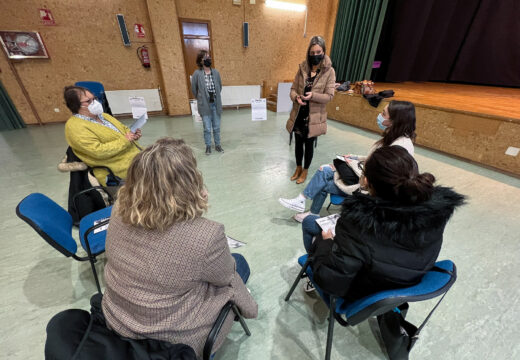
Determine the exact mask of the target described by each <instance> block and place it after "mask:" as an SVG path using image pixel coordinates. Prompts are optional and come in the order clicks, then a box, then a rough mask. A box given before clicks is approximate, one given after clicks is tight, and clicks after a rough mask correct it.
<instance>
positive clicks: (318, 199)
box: [303, 166, 345, 214]
mask: <svg viewBox="0 0 520 360" xmlns="http://www.w3.org/2000/svg"><path fill="white" fill-rule="evenodd" d="M320 169H321V170H320ZM320 169H318V170H317V171H316V172H315V173H314V175H313V176H312V179H311V181H310V182H309V184H307V186H306V187H305V190H303V195H305V197H306V198H308V199H312V204H311V213H313V214H319V213H320V211H321V208H322V207H323V203H325V200H326V199H327V195H329V194H333V195H344V196H345V193H344V192H343V191H341V190H340V189H339V188H338V187H337V186H336V184H334V173H335V171H334V170H332V169H331V168H330V166H322V167H320Z"/></svg>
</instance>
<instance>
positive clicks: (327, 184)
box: [278, 100, 416, 222]
mask: <svg viewBox="0 0 520 360" xmlns="http://www.w3.org/2000/svg"><path fill="white" fill-rule="evenodd" d="M377 124H378V126H379V128H380V129H381V130H383V134H382V135H383V136H382V138H381V139H379V140H378V141H376V143H375V144H374V145H372V147H371V148H370V150H369V151H368V155H367V156H362V155H352V154H351V155H345V156H344V157H341V160H340V159H335V160H334V164H333V165H332V164H331V165H324V166H321V167H320V168H319V170H318V171H316V173H315V174H314V175H313V177H312V179H311V181H310V182H309V184H308V185H307V186H306V187H305V189H304V190H303V192H302V193H300V194H299V195H298V196H297V197H296V198H293V199H285V198H280V199H279V200H278V201H279V202H280V204H282V205H283V206H285V207H286V208H289V209H291V210H295V211H297V212H299V214H296V215H295V216H294V219H295V220H296V221H298V222H302V221H303V219H304V218H305V217H306V216H308V215H311V214H312V215H319V213H320V210H321V208H322V206H323V203H324V202H325V199H326V198H327V196H328V195H329V194H334V195H342V196H347V195H350V194H352V193H353V192H355V191H358V190H359V189H360V188H361V187H363V185H364V183H363V177H360V176H359V175H360V172H361V166H362V164H363V161H365V160H366V159H367V157H368V156H369V155H370V154H371V153H372V152H374V151H375V150H376V149H377V148H379V147H381V146H391V145H399V146H402V147H404V148H405V149H406V150H408V152H409V153H410V155H412V156H413V155H414V145H413V143H414V141H415V137H416V134H415V106H414V105H413V104H412V103H411V102H408V101H396V100H392V101H391V102H390V103H389V104H388V105H387V106H385V108H384V109H383V111H382V112H381V113H380V114H379V115H378V116H377ZM306 199H312V205H311V208H310V211H307V212H304V211H305V200H306Z"/></svg>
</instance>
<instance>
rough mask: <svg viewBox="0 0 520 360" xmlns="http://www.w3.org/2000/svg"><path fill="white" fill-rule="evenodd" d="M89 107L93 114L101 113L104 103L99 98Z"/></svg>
mask: <svg viewBox="0 0 520 360" xmlns="http://www.w3.org/2000/svg"><path fill="white" fill-rule="evenodd" d="M87 109H88V111H90V113H91V114H93V115H101V114H102V113H103V105H101V103H100V102H99V101H97V100H94V101H92V103H90V105H89V106H88V107H87Z"/></svg>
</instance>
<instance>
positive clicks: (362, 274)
mask: <svg viewBox="0 0 520 360" xmlns="http://www.w3.org/2000/svg"><path fill="white" fill-rule="evenodd" d="M463 203H464V196H462V195H460V194H457V193H456V192H454V191H453V190H451V189H450V188H446V187H441V186H436V187H435V189H434V192H433V194H432V197H431V198H430V200H428V201H425V202H423V203H421V204H418V205H409V206H405V205H400V204H396V203H394V202H389V201H385V200H382V199H380V198H377V197H372V196H369V195H363V194H355V195H353V196H349V197H347V199H346V200H345V202H344V203H343V210H342V213H341V217H340V218H339V219H338V223H337V225H336V236H335V237H334V240H323V239H322V238H321V234H320V235H319V236H318V238H317V240H316V241H315V249H314V261H313V262H312V269H313V272H314V280H315V282H316V284H317V285H318V286H320V288H322V289H323V290H324V291H325V292H327V293H329V294H334V295H337V296H341V297H345V298H346V299H348V300H350V301H353V300H356V299H359V298H362V297H364V296H367V295H370V294H373V293H375V292H378V291H382V290H387V289H395V288H399V287H407V286H412V285H414V284H417V283H418V282H419V281H420V279H421V278H422V276H423V275H424V274H425V273H426V272H427V271H428V270H430V269H431V268H432V267H433V265H434V263H435V261H436V260H437V256H438V255H439V251H440V249H441V245H442V235H443V232H444V228H445V226H446V223H447V222H448V220H449V218H450V217H451V215H452V214H453V211H454V210H455V208H456V207H457V206H460V205H462V204H463Z"/></svg>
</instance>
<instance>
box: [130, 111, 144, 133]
mask: <svg viewBox="0 0 520 360" xmlns="http://www.w3.org/2000/svg"><path fill="white" fill-rule="evenodd" d="M144 124H146V116H145V115H141V117H140V118H139V119H137V120H136V121H135V122H134V123H133V124H132V126H130V131H131V132H133V133H135V132H136V130H137V129H142V127H143V126H144Z"/></svg>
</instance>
